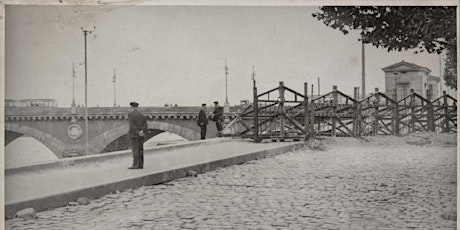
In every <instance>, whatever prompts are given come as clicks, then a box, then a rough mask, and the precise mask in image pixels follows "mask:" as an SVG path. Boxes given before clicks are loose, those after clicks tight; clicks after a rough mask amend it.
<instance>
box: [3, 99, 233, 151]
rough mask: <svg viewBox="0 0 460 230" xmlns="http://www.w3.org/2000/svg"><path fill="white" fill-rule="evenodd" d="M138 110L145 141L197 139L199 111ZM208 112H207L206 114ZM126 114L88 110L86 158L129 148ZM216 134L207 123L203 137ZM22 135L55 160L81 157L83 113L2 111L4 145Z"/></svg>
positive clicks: (29, 109)
mask: <svg viewBox="0 0 460 230" xmlns="http://www.w3.org/2000/svg"><path fill="white" fill-rule="evenodd" d="M139 110H140V111H141V112H143V113H144V115H145V117H146V118H147V124H148V133H147V135H146V138H145V141H147V140H148V139H150V138H152V137H154V136H155V135H157V134H159V133H162V132H165V131H167V132H170V133H174V134H177V135H179V136H181V137H183V138H185V139H187V140H198V139H200V128H199V127H198V126H197V124H196V120H197V117H198V112H199V110H200V107H142V108H139ZM212 110H213V108H208V112H209V114H211V112H212ZM231 110H234V108H232V109H231ZM129 111H130V108H129V107H104V108H102V107H100V108H88V140H89V141H88V143H89V144H88V146H89V148H88V149H89V150H88V154H98V153H104V152H111V151H117V150H125V149H128V148H129V140H128V138H127V132H128V120H127V119H128V113H129ZM231 114H234V113H231ZM231 114H229V116H230V117H232V115H231ZM216 134H217V130H216V126H215V123H214V122H212V121H210V123H209V125H208V129H207V135H206V136H207V138H211V137H216ZM23 135H26V136H29V137H33V138H35V139H36V140H38V141H39V142H41V143H42V144H44V145H45V146H47V147H48V148H49V149H50V150H51V151H52V152H53V153H54V154H56V156H57V157H59V158H63V157H69V156H81V155H85V154H86V128H85V110H84V108H73V109H71V108H38V107H37V108H34V107H22V108H10V107H7V108H5V145H8V144H9V143H11V142H12V141H13V140H15V139H16V138H18V137H21V136H23Z"/></svg>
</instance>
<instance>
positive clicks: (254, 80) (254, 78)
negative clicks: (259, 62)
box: [252, 66, 256, 88]
mask: <svg viewBox="0 0 460 230" xmlns="http://www.w3.org/2000/svg"><path fill="white" fill-rule="evenodd" d="M252 83H253V88H256V73H255V72H254V66H252Z"/></svg>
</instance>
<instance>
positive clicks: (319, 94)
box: [311, 78, 321, 100]
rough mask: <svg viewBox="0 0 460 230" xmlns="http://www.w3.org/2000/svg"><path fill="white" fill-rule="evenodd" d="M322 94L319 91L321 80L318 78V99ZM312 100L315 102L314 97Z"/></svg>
mask: <svg viewBox="0 0 460 230" xmlns="http://www.w3.org/2000/svg"><path fill="white" fill-rule="evenodd" d="M320 96H321V94H320V90H319V78H318V97H320ZM311 100H313V97H312V98H311Z"/></svg>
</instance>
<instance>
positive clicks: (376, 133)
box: [372, 94, 380, 136]
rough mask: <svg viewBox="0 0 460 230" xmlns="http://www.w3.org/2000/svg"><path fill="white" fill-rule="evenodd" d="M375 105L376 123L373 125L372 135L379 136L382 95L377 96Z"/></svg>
mask: <svg viewBox="0 0 460 230" xmlns="http://www.w3.org/2000/svg"><path fill="white" fill-rule="evenodd" d="M375 99H376V100H375V101H374V102H373V103H374V113H373V116H374V123H373V124H372V135H374V136H377V135H378V134H379V118H380V117H379V102H380V95H378V94H377V95H375Z"/></svg>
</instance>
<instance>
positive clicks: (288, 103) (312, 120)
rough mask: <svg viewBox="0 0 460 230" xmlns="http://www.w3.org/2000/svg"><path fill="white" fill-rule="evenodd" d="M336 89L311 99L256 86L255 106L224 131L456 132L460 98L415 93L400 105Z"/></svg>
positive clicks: (279, 135) (288, 135)
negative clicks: (259, 92)
mask: <svg viewBox="0 0 460 230" xmlns="http://www.w3.org/2000/svg"><path fill="white" fill-rule="evenodd" d="M357 95H358V90H357V88H355V93H354V97H350V96H348V95H346V94H344V93H342V92H340V91H338V89H337V87H336V86H334V87H333V90H332V92H330V93H327V94H325V95H322V96H321V97H318V98H315V99H310V98H309V97H308V85H307V83H305V84H304V94H301V93H298V92H296V91H294V90H292V89H290V88H288V87H286V86H284V84H283V82H280V84H279V86H278V87H276V88H274V89H271V90H268V91H266V92H264V93H262V94H257V88H256V87H254V102H253V103H252V104H251V105H249V106H248V107H247V108H245V109H244V111H242V112H241V113H239V115H238V116H237V117H236V118H235V119H234V120H233V121H231V122H230V124H228V125H227V126H226V128H225V130H224V133H227V134H231V135H237V136H242V137H251V138H253V139H255V140H256V141H261V140H262V139H271V140H273V141H275V140H281V141H283V140H286V139H293V140H300V139H304V138H307V139H308V138H311V137H313V136H318V135H320V136H321V135H322V136H350V137H361V136H370V135H402V134H407V133H412V132H424V131H429V132H456V131H457V100H456V99H455V98H453V97H451V96H449V95H447V94H445V92H444V93H443V95H442V96H441V97H439V98H437V99H435V100H433V101H428V100H427V99H425V98H423V97H422V96H420V95H418V94H417V93H415V92H414V91H413V90H411V93H410V94H409V95H408V96H406V97H404V98H402V99H401V100H399V101H395V100H393V99H392V98H390V97H388V96H387V95H385V94H383V93H381V92H378V89H376V90H375V92H374V93H373V94H372V95H370V96H368V97H366V98H363V99H358V96H357Z"/></svg>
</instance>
